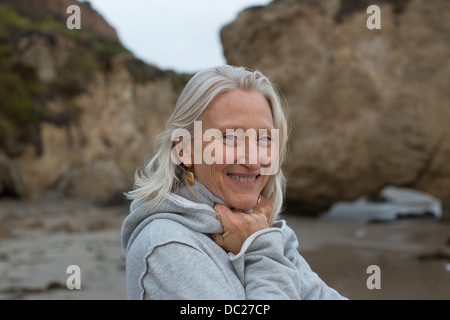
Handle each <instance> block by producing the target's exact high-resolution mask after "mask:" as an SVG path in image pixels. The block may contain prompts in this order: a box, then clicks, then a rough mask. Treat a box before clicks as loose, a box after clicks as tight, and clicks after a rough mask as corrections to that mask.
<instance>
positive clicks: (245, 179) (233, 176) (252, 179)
mask: <svg viewBox="0 0 450 320" xmlns="http://www.w3.org/2000/svg"><path fill="white" fill-rule="evenodd" d="M227 176H229V177H230V178H231V179H233V180H236V181H239V182H250V183H251V182H255V180H256V179H257V178H258V177H259V174H258V175H251V176H241V175H236V174H231V173H229V174H227Z"/></svg>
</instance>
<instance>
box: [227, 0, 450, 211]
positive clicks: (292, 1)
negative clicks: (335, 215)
mask: <svg viewBox="0 0 450 320" xmlns="http://www.w3.org/2000/svg"><path fill="white" fill-rule="evenodd" d="M370 4H376V5H378V6H379V7H380V9H381V29H379V30H377V29H374V30H369V29H368V28H367V27H366V20H367V18H368V17H369V14H367V13H366V8H367V7H368V6H369V5H370ZM221 37H222V42H223V46H224V53H225V56H226V58H227V61H228V63H229V64H234V65H244V66H247V67H250V68H258V69H260V70H261V71H262V72H264V73H265V74H267V75H268V76H269V77H270V78H271V79H272V80H274V81H275V82H276V83H277V84H278V85H279V87H280V88H281V90H282V92H283V93H284V95H285V97H286V100H287V103H288V105H289V113H290V120H291V121H290V122H291V124H292V133H291V137H290V152H291V154H290V158H289V160H288V164H287V168H286V169H287V174H288V177H289V178H290V185H289V190H288V198H289V199H290V200H291V201H292V202H296V203H297V204H298V206H299V208H300V209H301V210H302V211H303V212H319V211H321V210H324V209H326V208H327V207H328V206H329V205H330V204H332V203H333V202H335V201H338V200H351V199H355V198H357V197H359V196H361V195H375V194H376V193H377V192H378V191H379V190H380V188H382V187H383V186H385V185H396V186H407V187H412V188H417V189H420V190H423V191H426V192H429V193H431V194H433V195H436V196H438V197H440V198H442V199H443V200H444V202H446V203H447V204H449V203H450V166H449V165H448V163H449V159H450V132H449V125H448V123H449V119H450V2H449V1H447V0H435V1H426V0H407V1H405V0H403V1H401V0H392V1H356V0H355V1H353V0H314V1H311V0H276V1H273V2H272V3H270V4H269V5H268V6H266V7H255V8H250V9H247V10H245V11H243V12H242V13H240V14H239V16H238V17H237V19H236V20H235V21H234V22H232V23H231V24H229V25H227V26H225V27H224V28H223V29H222V31H221Z"/></svg>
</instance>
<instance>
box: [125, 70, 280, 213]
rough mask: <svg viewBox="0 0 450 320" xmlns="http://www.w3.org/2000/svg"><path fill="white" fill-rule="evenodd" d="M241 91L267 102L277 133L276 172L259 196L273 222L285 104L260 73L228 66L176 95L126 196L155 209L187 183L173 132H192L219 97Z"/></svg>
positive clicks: (277, 203) (198, 78) (198, 76)
mask: <svg viewBox="0 0 450 320" xmlns="http://www.w3.org/2000/svg"><path fill="white" fill-rule="evenodd" d="M236 89H241V90H244V91H247V92H248V91H257V92H260V93H261V94H262V95H263V96H264V97H265V98H266V100H267V102H268V104H269V106H270V108H271V111H272V117H273V122H274V127H275V129H278V130H279V159H278V160H279V161H280V163H279V165H278V168H279V169H278V171H277V173H275V174H274V175H271V176H270V177H269V179H268V182H267V184H266V185H265V187H264V189H263V190H262V192H261V194H262V196H264V197H265V198H267V199H268V200H270V201H271V202H272V203H273V204H274V212H273V216H272V221H271V222H273V220H274V219H275V218H276V217H277V216H278V214H279V213H280V211H281V210H282V206H283V200H284V196H285V190H286V179H285V177H284V175H283V172H282V164H283V162H284V159H285V154H286V147H287V137H288V127H287V121H286V114H285V108H284V104H283V103H282V102H281V98H280V94H279V93H278V90H277V88H276V86H275V85H274V84H273V83H272V82H271V81H270V80H269V79H268V78H267V77H266V76H264V75H263V74H262V73H261V72H260V71H257V70H256V71H251V70H248V69H246V68H244V67H234V66H229V65H224V66H219V67H214V68H208V69H205V70H202V71H200V72H198V73H197V74H195V75H194V76H193V77H192V78H191V80H190V81H189V82H188V83H187V84H186V86H185V88H184V89H183V91H182V93H181V95H180V96H179V98H178V100H177V102H176V104H175V108H174V110H173V113H172V114H171V116H170V118H169V120H168V121H167V123H166V127H165V130H164V131H163V132H162V133H161V134H159V135H158V137H157V138H156V141H155V145H154V148H155V151H156V153H155V154H154V156H153V157H152V158H151V160H150V161H149V163H148V164H147V166H146V167H145V168H144V169H143V170H138V171H136V174H135V188H134V189H133V190H131V191H129V192H127V193H126V196H127V198H128V199H130V200H134V199H137V200H138V201H149V202H150V208H152V209H153V208H155V207H156V206H158V205H159V204H160V203H161V202H162V201H163V200H164V199H165V198H166V196H167V195H168V194H169V193H170V192H172V191H174V190H176V188H178V187H179V186H182V185H184V184H185V183H186V182H185V181H186V179H185V175H186V173H187V170H186V168H185V167H184V166H183V165H182V164H179V165H178V164H176V163H174V162H173V161H172V160H171V153H172V148H173V147H174V141H172V133H173V132H174V131H175V130H177V129H185V130H188V131H189V132H191V133H193V132H194V121H196V120H197V119H199V117H200V116H201V115H202V113H203V111H204V110H205V109H206V107H207V106H208V105H209V104H210V103H211V102H212V101H213V100H214V98H215V97H217V96H218V95H219V94H221V93H224V92H228V91H232V90H236Z"/></svg>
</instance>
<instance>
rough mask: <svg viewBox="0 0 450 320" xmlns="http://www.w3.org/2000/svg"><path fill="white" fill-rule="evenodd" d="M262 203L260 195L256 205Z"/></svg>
mask: <svg viewBox="0 0 450 320" xmlns="http://www.w3.org/2000/svg"><path fill="white" fill-rule="evenodd" d="M260 202H261V195H259V197H258V201H257V202H256V203H260Z"/></svg>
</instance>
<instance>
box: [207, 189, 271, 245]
mask: <svg viewBox="0 0 450 320" xmlns="http://www.w3.org/2000/svg"><path fill="white" fill-rule="evenodd" d="M214 210H215V211H216V212H217V214H218V215H219V219H220V221H221V222H222V225H223V230H224V231H223V233H222V234H218V233H216V234H212V235H211V238H212V239H213V240H214V242H215V243H217V244H218V245H219V246H220V247H221V248H222V249H224V250H225V251H226V252H232V253H234V254H238V253H239V251H241V247H242V244H243V243H244V241H245V240H246V239H247V238H248V237H249V236H251V235H252V234H253V233H255V232H257V231H259V230H263V229H267V228H269V221H270V219H271V216H272V212H273V204H272V203H271V202H270V201H269V200H267V199H265V198H263V197H261V201H260V202H259V203H257V204H256V206H255V207H254V208H253V212H252V213H243V212H240V211H231V210H230V209H229V208H228V207H226V206H224V205H221V204H216V205H215V206H214Z"/></svg>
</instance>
